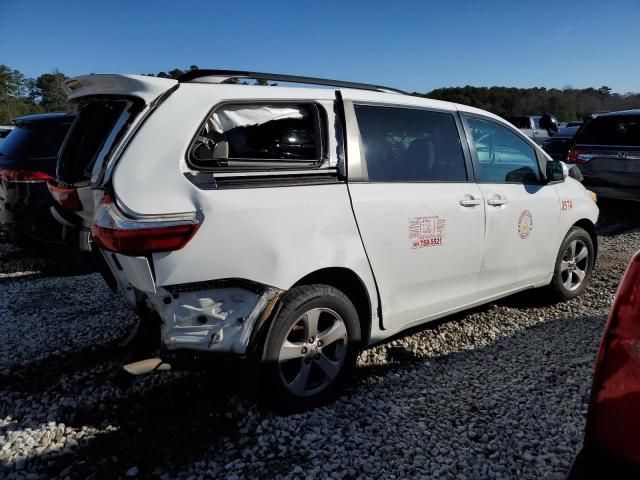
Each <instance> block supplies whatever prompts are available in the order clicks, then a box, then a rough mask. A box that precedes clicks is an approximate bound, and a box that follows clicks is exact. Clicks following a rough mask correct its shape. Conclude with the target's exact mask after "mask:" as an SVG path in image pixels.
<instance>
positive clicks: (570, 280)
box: [560, 240, 589, 291]
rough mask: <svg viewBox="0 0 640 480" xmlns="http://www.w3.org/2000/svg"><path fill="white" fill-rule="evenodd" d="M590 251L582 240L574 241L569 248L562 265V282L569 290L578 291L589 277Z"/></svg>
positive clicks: (563, 256)
mask: <svg viewBox="0 0 640 480" xmlns="http://www.w3.org/2000/svg"><path fill="white" fill-rule="evenodd" d="M588 269H589V249H588V248H587V245H586V243H584V242H583V241H582V240H573V241H572V242H571V243H569V245H568V246H567V249H566V250H565V252H564V254H563V255H562V262H561V263H560V280H561V282H562V284H563V285H564V287H565V288H566V289H567V290H569V291H573V290H577V289H578V288H580V285H582V283H583V282H584V280H585V278H586V277H587V271H588Z"/></svg>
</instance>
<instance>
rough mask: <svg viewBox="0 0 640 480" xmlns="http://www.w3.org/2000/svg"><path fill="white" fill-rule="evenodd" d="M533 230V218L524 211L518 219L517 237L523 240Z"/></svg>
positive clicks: (527, 211)
mask: <svg viewBox="0 0 640 480" xmlns="http://www.w3.org/2000/svg"><path fill="white" fill-rule="evenodd" d="M532 228H533V216H532V215H531V212H530V211H529V210H525V211H523V212H522V213H521V214H520V218H518V235H519V236H520V238H522V239H523V240H524V239H525V238H527V237H528V236H529V234H530V233H531V229H532Z"/></svg>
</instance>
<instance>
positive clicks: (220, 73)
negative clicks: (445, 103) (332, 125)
mask: <svg viewBox="0 0 640 480" xmlns="http://www.w3.org/2000/svg"><path fill="white" fill-rule="evenodd" d="M232 78H237V79H239V78H248V79H253V80H271V81H276V82H290V83H305V84H309V85H324V86H327V87H339V88H354V89H357V90H371V91H374V92H385V93H401V94H403V95H409V93H408V92H404V91H402V90H398V89H396V88H390V87H383V86H380V85H370V84H368V83H357V82H344V81H342V80H329V79H326V78H315V77H300V76H297V75H283V74H281V73H264V72H245V71H241V70H206V69H202V70H200V69H198V70H190V71H188V72H186V73H183V74H182V75H181V76H180V77H178V82H180V83H188V82H195V83H228V81H229V80H231V79H232Z"/></svg>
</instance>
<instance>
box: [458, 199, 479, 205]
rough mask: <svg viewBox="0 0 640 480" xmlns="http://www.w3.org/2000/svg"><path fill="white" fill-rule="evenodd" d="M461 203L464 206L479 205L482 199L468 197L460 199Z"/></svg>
mask: <svg viewBox="0 0 640 480" xmlns="http://www.w3.org/2000/svg"><path fill="white" fill-rule="evenodd" d="M460 205H462V206H463V207H477V206H478V205H480V200H477V199H475V198H466V199H464V200H460Z"/></svg>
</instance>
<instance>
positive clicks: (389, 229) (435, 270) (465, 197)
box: [345, 98, 485, 330]
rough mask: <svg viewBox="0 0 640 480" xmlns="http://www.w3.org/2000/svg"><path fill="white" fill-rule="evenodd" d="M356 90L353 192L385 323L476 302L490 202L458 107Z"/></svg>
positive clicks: (397, 324)
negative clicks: (378, 99)
mask: <svg viewBox="0 0 640 480" xmlns="http://www.w3.org/2000/svg"><path fill="white" fill-rule="evenodd" d="M348 100H349V99H348V98H347V101H346V102H345V109H346V113H347V132H348V164H349V165H348V175H349V178H348V184H349V192H350V195H351V199H352V203H353V211H354V214H355V218H356V221H357V223H358V227H359V229H360V233H361V236H362V241H363V244H364V247H365V250H366V252H367V255H368V257H369V261H370V263H371V267H372V270H373V273H374V275H375V278H376V282H377V285H378V289H379V292H380V297H381V304H382V310H383V311H382V314H383V323H384V328H389V329H392V330H395V329H400V328H403V327H404V326H406V325H408V324H410V323H414V322H419V321H421V320H424V319H427V318H428V317H430V316H434V315H437V314H439V313H442V312H445V311H448V310H451V309H453V308H456V307H461V306H464V305H466V304H468V303H471V302H473V301H474V300H476V299H477V296H478V275H479V272H480V265H481V258H482V245H483V238H484V208H485V207H484V204H483V202H482V196H481V193H480V190H479V188H478V186H477V185H476V184H475V183H474V182H473V181H470V179H471V178H472V177H471V174H470V168H469V167H470V156H469V153H468V150H467V151H465V149H463V147H462V143H461V141H460V135H459V127H460V128H461V125H460V124H459V121H458V120H457V119H456V114H455V112H454V111H433V110H425V109H416V108H413V107H389V106H379V105H371V104H364V103H363V104H358V102H357V101H356V100H354V101H348Z"/></svg>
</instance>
